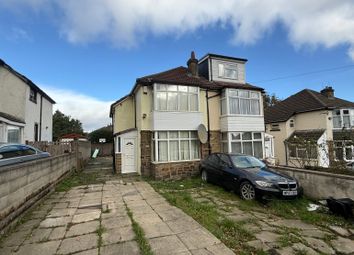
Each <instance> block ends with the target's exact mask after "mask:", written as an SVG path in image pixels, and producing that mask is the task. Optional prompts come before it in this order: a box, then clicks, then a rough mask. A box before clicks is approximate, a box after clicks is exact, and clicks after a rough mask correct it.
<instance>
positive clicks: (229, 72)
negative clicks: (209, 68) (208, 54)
mask: <svg viewBox="0 0 354 255" xmlns="http://www.w3.org/2000/svg"><path fill="white" fill-rule="evenodd" d="M218 67H219V72H218V76H219V77H220V78H226V79H232V80H237V77H238V73H237V65H236V64H227V63H219V65H218Z"/></svg>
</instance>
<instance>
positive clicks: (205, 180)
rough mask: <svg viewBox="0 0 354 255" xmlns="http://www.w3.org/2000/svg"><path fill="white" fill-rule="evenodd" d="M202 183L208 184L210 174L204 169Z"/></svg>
mask: <svg viewBox="0 0 354 255" xmlns="http://www.w3.org/2000/svg"><path fill="white" fill-rule="evenodd" d="M202 181H203V182H208V173H207V171H205V170H204V169H203V170H202Z"/></svg>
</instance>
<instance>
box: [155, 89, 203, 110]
mask: <svg viewBox="0 0 354 255" xmlns="http://www.w3.org/2000/svg"><path fill="white" fill-rule="evenodd" d="M155 110H158V111H175V112H196V111H199V88H198V87H190V86H177V85H163V84H157V85H155Z"/></svg>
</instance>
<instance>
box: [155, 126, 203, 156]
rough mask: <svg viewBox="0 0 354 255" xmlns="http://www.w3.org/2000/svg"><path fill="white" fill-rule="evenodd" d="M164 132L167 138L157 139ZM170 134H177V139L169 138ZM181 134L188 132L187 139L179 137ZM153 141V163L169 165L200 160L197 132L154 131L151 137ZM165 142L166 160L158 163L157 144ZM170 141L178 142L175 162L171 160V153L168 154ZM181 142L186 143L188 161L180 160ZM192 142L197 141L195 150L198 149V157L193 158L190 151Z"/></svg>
mask: <svg viewBox="0 0 354 255" xmlns="http://www.w3.org/2000/svg"><path fill="white" fill-rule="evenodd" d="M162 132H166V134H167V136H166V138H159V133H162ZM172 132H177V137H172V138H171V137H170V133H172ZM181 132H188V138H187V137H181ZM192 133H195V135H194V136H193V137H192ZM152 140H153V144H154V146H153V148H154V151H153V154H154V162H155V163H169V162H185V161H197V160H200V159H201V152H200V143H199V139H198V135H197V131H194V130H168V131H167V130H160V131H155V132H154V134H153V137H152ZM161 141H162V142H167V160H166V161H165V160H164V161H160V160H159V142H161ZM171 141H174V142H175V141H178V159H177V160H171V155H170V154H171V153H170V142H171ZM181 141H188V149H189V157H188V159H183V160H181V154H182V153H181ZM192 141H197V143H196V144H197V149H198V157H197V158H193V154H192V153H193V151H192Z"/></svg>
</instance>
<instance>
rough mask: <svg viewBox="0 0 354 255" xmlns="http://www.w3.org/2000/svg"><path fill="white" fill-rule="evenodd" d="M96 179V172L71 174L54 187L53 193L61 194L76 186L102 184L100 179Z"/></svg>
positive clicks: (97, 174)
mask: <svg viewBox="0 0 354 255" xmlns="http://www.w3.org/2000/svg"><path fill="white" fill-rule="evenodd" d="M97 177H99V173H97V172H73V173H72V174H71V175H69V176H68V177H66V178H65V179H64V180H62V181H61V182H60V183H59V184H58V185H57V186H56V187H55V191H56V192H63V191H69V190H70V189H71V188H72V187H76V186H81V185H89V184H100V183H104V181H103V180H102V179H100V178H97Z"/></svg>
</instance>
